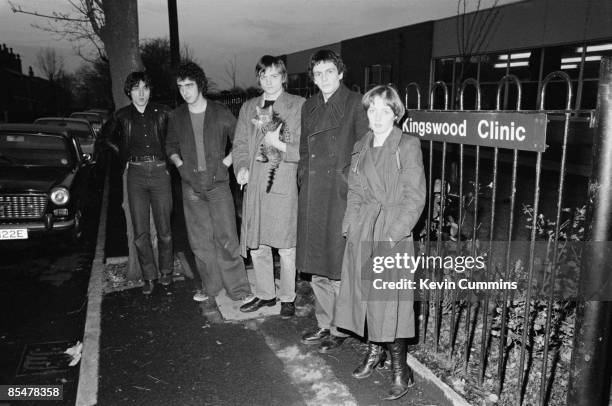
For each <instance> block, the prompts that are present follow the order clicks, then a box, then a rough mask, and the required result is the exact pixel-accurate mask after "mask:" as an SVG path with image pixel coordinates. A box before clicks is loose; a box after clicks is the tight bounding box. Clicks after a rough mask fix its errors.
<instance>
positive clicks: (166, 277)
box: [159, 273, 172, 286]
mask: <svg viewBox="0 0 612 406" xmlns="http://www.w3.org/2000/svg"><path fill="white" fill-rule="evenodd" d="M159 283H161V284H162V285H163V286H170V284H172V274H171V273H165V274H162V276H160V277H159Z"/></svg>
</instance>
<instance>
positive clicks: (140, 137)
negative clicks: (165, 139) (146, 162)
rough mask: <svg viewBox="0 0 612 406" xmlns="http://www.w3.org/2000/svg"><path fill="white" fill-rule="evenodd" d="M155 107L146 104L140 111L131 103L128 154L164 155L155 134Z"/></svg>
mask: <svg viewBox="0 0 612 406" xmlns="http://www.w3.org/2000/svg"><path fill="white" fill-rule="evenodd" d="M156 118H157V112H156V109H154V108H152V107H150V104H147V106H146V107H145V110H144V112H142V113H141V112H140V111H138V110H137V109H136V107H134V105H133V104H132V136H131V138H130V145H129V155H130V156H153V155H155V156H159V157H162V156H164V154H163V150H162V146H161V145H160V144H159V141H158V139H157V137H156V136H155V134H154V133H153V131H154V129H155V120H156Z"/></svg>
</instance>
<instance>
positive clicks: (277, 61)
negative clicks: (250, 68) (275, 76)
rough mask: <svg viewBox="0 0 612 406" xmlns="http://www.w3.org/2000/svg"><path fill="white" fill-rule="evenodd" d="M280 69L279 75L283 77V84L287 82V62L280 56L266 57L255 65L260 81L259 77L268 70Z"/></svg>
mask: <svg viewBox="0 0 612 406" xmlns="http://www.w3.org/2000/svg"><path fill="white" fill-rule="evenodd" d="M272 67H274V68H276V69H278V73H280V74H281V75H283V83H286V82H287V68H286V67H285V62H284V61H283V59H282V58H281V57H280V56H272V55H264V56H262V57H261V59H260V60H259V61H258V62H257V65H255V77H256V78H257V80H259V75H261V74H262V73H264V72H265V71H266V69H268V68H272Z"/></svg>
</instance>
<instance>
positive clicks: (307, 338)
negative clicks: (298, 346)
mask: <svg viewBox="0 0 612 406" xmlns="http://www.w3.org/2000/svg"><path fill="white" fill-rule="evenodd" d="M327 337H329V329H328V328H318V329H316V330H314V331H311V332H309V333H306V334H304V335H303V336H302V340H301V341H302V344H306V345H311V344H320V343H321V341H323V340H324V339H326V338H327Z"/></svg>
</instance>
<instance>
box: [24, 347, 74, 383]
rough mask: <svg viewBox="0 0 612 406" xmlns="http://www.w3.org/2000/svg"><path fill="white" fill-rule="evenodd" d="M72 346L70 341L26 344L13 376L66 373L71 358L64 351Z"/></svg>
mask: <svg viewBox="0 0 612 406" xmlns="http://www.w3.org/2000/svg"><path fill="white" fill-rule="evenodd" d="M72 345H74V343H72V342H70V341H55V342H48V343H35V344H26V346H25V348H24V350H23V355H22V356H21V361H20V362H19V366H18V367H17V373H16V374H15V376H27V375H39V374H50V373H56V372H65V371H67V370H68V369H69V366H68V364H69V363H70V359H71V358H70V356H69V355H68V354H64V351H66V349H68V348H69V347H71V346H72Z"/></svg>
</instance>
